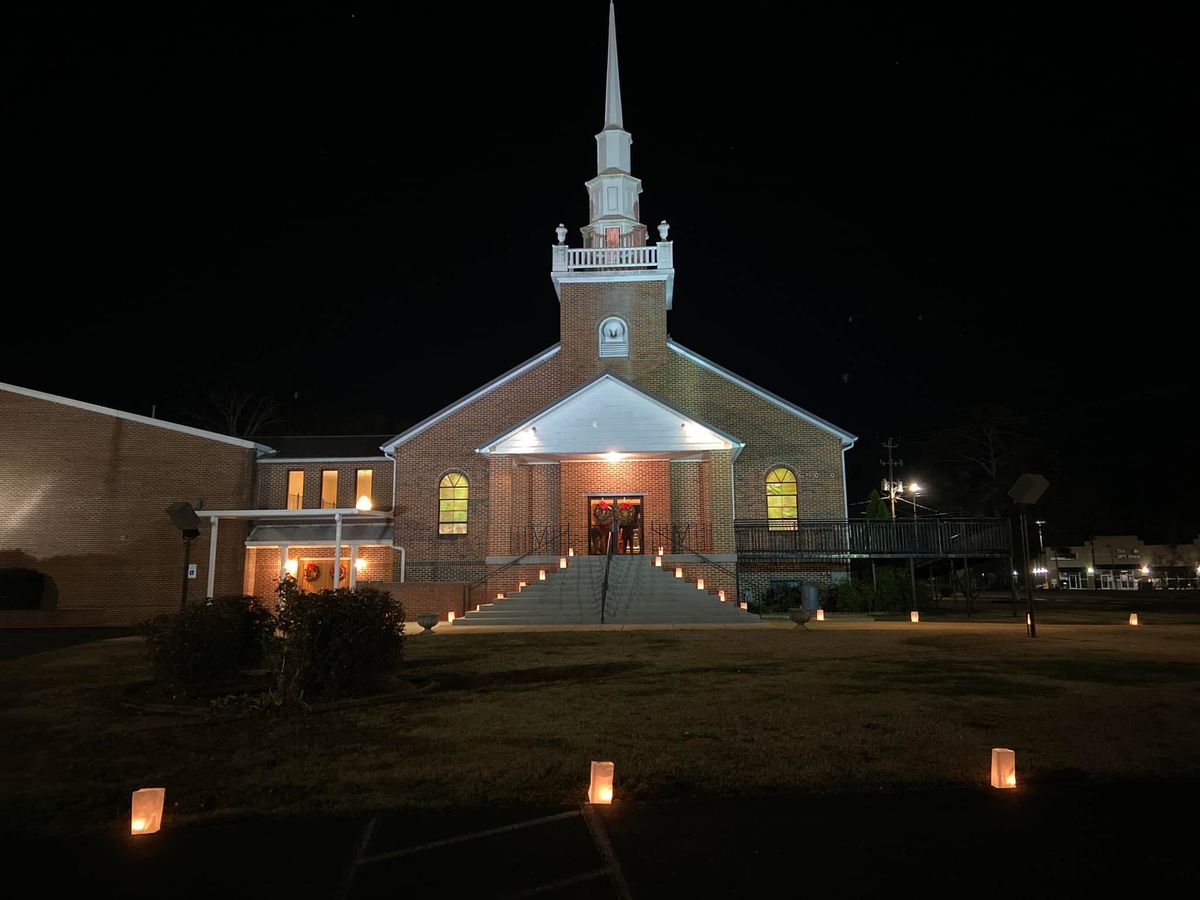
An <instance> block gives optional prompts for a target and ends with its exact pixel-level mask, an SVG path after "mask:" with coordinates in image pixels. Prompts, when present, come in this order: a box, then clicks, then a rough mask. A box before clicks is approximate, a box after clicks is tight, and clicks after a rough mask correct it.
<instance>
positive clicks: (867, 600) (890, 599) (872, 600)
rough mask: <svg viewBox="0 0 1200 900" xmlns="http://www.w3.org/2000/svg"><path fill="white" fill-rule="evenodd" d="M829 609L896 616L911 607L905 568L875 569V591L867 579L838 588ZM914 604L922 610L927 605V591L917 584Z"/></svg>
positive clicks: (849, 582) (879, 566)
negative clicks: (892, 613)
mask: <svg viewBox="0 0 1200 900" xmlns="http://www.w3.org/2000/svg"><path fill="white" fill-rule="evenodd" d="M831 598H832V599H831V605H832V606H833V608H834V609H836V610H837V611H838V612H897V611H904V610H907V609H908V608H909V607H910V606H911V604H912V591H911V581H910V579H909V577H908V568H907V567H901V566H886V565H878V566H877V567H876V570H875V587H872V586H871V581H870V577H869V576H868V577H867V578H866V579H862V578H857V579H853V580H851V581H848V582H843V583H842V584H839V585H838V586H837V588H836V594H831ZM917 603H918V604H919V605H920V606H922V607H923V608H928V605H929V590H928V588H927V587H926V586H925V585H924V584H922V583H921V582H920V581H918V582H917Z"/></svg>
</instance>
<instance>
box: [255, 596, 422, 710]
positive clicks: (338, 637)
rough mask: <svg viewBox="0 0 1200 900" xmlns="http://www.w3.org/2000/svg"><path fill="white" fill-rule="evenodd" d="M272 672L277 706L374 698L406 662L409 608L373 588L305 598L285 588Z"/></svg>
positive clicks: (280, 608) (280, 607)
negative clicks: (353, 697)
mask: <svg viewBox="0 0 1200 900" xmlns="http://www.w3.org/2000/svg"><path fill="white" fill-rule="evenodd" d="M278 594H279V617H278V620H277V621H278V626H279V631H278V636H277V638H276V640H275V641H274V642H273V645H272V660H271V667H272V669H274V671H275V673H276V674H277V676H278V681H277V683H276V691H277V694H276V701H277V702H278V703H281V704H290V703H299V702H302V701H304V700H305V699H306V698H312V697H315V696H322V697H336V696H344V695H348V694H360V693H370V692H371V691H374V690H376V689H377V688H378V687H379V684H380V681H381V680H382V678H383V677H384V676H385V675H387V674H389V673H391V672H392V670H393V669H394V668H395V667H396V666H397V665H398V664H399V663H400V661H401V660H402V659H403V657H404V608H403V607H402V606H401V605H400V604H399V603H397V602H396V601H395V600H393V599H392V596H391V594H389V593H387V592H386V591H377V590H373V589H371V588H357V589H355V590H347V589H344V588H339V589H338V590H326V591H316V592H313V593H307V594H306V593H303V592H301V591H300V589H299V587H298V586H297V585H296V582H295V581H294V580H292V579H285V580H284V581H283V582H282V583H281V584H280V586H279V591H278Z"/></svg>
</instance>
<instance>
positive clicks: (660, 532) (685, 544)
mask: <svg viewBox="0 0 1200 900" xmlns="http://www.w3.org/2000/svg"><path fill="white" fill-rule="evenodd" d="M659 547H662V548H663V550H664V552H666V553H711V552H712V526H711V525H709V524H708V523H707V522H671V523H658V524H650V525H647V526H646V552H647V553H657V552H658V548H659Z"/></svg>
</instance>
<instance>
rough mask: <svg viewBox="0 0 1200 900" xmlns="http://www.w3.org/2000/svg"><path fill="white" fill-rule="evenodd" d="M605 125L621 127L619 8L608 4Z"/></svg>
mask: <svg viewBox="0 0 1200 900" xmlns="http://www.w3.org/2000/svg"><path fill="white" fill-rule="evenodd" d="M604 127H605V128H621V129H623V128H624V127H625V123H624V122H623V121H622V117H621V70H620V69H619V68H618V66H617V8H616V7H615V6H614V5H613V4H612V2H611V0H610V2H609V4H608V80H607V82H605V86H604Z"/></svg>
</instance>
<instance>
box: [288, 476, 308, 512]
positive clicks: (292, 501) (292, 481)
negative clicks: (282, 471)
mask: <svg viewBox="0 0 1200 900" xmlns="http://www.w3.org/2000/svg"><path fill="white" fill-rule="evenodd" d="M287 508H288V509H304V472H303V471H301V470H300V469H293V470H292V471H290V472H288V490H287Z"/></svg>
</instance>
